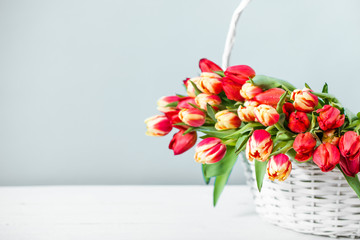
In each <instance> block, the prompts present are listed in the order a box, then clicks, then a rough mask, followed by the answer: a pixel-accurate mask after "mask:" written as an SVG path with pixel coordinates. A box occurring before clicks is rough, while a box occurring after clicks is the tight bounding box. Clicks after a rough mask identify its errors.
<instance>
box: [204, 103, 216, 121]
mask: <svg viewBox="0 0 360 240" xmlns="http://www.w3.org/2000/svg"><path fill="white" fill-rule="evenodd" d="M206 111H207V114H208V115H209V117H210V118H211V119H212V120H213V121H214V122H216V121H217V120H216V117H215V110H214V108H213V107H212V106H211V105H210V104H208V103H206Z"/></svg>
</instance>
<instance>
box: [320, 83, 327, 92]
mask: <svg viewBox="0 0 360 240" xmlns="http://www.w3.org/2000/svg"><path fill="white" fill-rule="evenodd" d="M328 91H329V86H328V84H327V83H325V84H324V86H323V88H322V91H321V92H322V93H328Z"/></svg>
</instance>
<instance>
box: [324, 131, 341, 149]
mask: <svg viewBox="0 0 360 240" xmlns="http://www.w3.org/2000/svg"><path fill="white" fill-rule="evenodd" d="M335 131H336V130H335V129H332V130H327V131H325V132H324V133H323V137H322V142H323V143H327V142H328V143H330V144H332V145H335V146H337V145H338V143H339V140H340V138H339V137H337V136H336V135H335Z"/></svg>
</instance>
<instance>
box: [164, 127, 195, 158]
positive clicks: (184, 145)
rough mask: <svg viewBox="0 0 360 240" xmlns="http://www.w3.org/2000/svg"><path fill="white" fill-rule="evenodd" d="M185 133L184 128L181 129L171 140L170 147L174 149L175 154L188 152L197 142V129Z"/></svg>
mask: <svg viewBox="0 0 360 240" xmlns="http://www.w3.org/2000/svg"><path fill="white" fill-rule="evenodd" d="M183 134H184V130H180V131H179V132H178V133H175V134H174V137H173V138H172V139H171V141H170V144H169V149H172V150H173V151H174V155H179V154H182V153H184V152H186V151H187V150H189V149H190V148H192V147H193V146H194V145H195V143H196V140H197V134H196V132H195V131H194V132H190V133H187V134H185V135H183Z"/></svg>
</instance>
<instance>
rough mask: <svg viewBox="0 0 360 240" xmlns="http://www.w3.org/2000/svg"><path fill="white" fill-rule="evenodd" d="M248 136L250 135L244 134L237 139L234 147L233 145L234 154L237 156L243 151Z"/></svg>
mask: <svg viewBox="0 0 360 240" xmlns="http://www.w3.org/2000/svg"><path fill="white" fill-rule="evenodd" d="M250 136H251V133H249V134H244V135H242V136H241V137H239V139H238V140H237V141H236V145H235V153H236V154H239V153H240V152H242V151H243V150H245V148H246V143H247V141H248V140H249V138H250Z"/></svg>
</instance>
